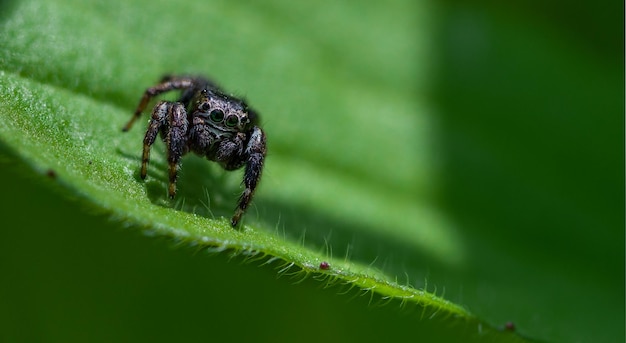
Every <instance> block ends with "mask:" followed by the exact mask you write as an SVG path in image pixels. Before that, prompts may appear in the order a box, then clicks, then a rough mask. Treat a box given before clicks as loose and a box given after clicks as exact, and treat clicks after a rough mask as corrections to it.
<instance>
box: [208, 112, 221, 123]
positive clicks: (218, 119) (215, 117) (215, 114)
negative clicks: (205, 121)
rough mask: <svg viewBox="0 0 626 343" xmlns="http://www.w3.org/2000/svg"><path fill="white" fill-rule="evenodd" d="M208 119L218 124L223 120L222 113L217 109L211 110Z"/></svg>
mask: <svg viewBox="0 0 626 343" xmlns="http://www.w3.org/2000/svg"><path fill="white" fill-rule="evenodd" d="M209 118H211V120H212V121H214V122H216V123H219V122H221V121H222V120H224V112H223V111H222V110H219V109H214V110H211V112H210V113H209Z"/></svg>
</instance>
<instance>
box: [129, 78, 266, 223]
mask: <svg viewBox="0 0 626 343" xmlns="http://www.w3.org/2000/svg"><path fill="white" fill-rule="evenodd" d="M172 90H180V91H181V95H180V98H179V99H178V101H175V102H174V101H160V102H159V103H157V104H156V106H154V109H153V110H152V118H151V119H150V123H149V125H148V130H147V131H146V135H145V137H144V139H143V155H142V158H141V178H142V179H145V178H146V174H147V167H148V161H149V160H150V148H151V146H152V144H153V143H154V141H155V139H156V136H157V134H158V133H160V134H161V139H162V140H163V142H164V143H165V145H166V147H167V162H168V165H169V188H168V193H169V196H170V198H174V196H175V195H176V177H177V174H178V169H179V168H180V159H181V157H182V156H183V155H185V154H186V153H188V152H190V151H192V152H194V153H196V154H198V155H200V156H206V158H207V159H208V160H210V161H215V162H218V163H219V164H220V165H221V166H222V167H223V168H224V169H226V170H235V169H239V168H241V167H242V166H244V165H245V166H246V168H245V172H244V176H243V185H244V186H245V189H244V191H243V193H242V194H241V197H240V198H239V203H238V205H237V208H236V209H235V214H234V215H233V217H232V219H231V225H232V226H233V227H235V226H237V224H238V223H239V220H240V219H241V216H242V215H243V214H244V212H245V211H246V208H247V207H248V205H249V204H250V201H251V200H252V197H253V195H254V190H255V189H256V186H257V184H258V182H259V180H260V179H261V172H262V171H263V161H264V160H265V153H266V151H267V148H266V144H265V133H263V130H261V128H260V127H259V115H258V114H257V112H256V111H254V110H253V109H252V108H250V107H248V105H247V104H246V102H245V101H243V100H241V99H237V98H236V97H234V96H232V95H228V94H226V93H224V91H222V90H221V89H220V88H219V87H218V86H217V85H216V84H214V83H213V82H211V81H209V80H207V79H205V78H203V77H198V76H165V77H164V78H163V79H162V80H161V82H160V83H159V84H157V85H155V86H153V87H150V88H148V89H146V91H145V92H144V94H143V97H142V98H141V101H140V102H139V105H138V106H137V109H136V110H135V114H134V115H133V117H132V118H131V119H130V121H128V123H127V124H126V125H125V126H124V128H123V129H122V130H123V131H128V130H129V129H130V128H131V126H132V125H133V123H134V122H135V121H136V120H137V119H138V118H139V117H140V116H141V112H142V111H143V110H144V109H145V108H146V106H147V105H148V103H149V102H150V100H151V99H152V98H154V97H156V96H158V95H159V94H162V93H165V92H169V91H172Z"/></svg>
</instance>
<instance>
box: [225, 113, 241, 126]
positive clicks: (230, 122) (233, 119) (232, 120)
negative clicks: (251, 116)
mask: <svg viewBox="0 0 626 343" xmlns="http://www.w3.org/2000/svg"><path fill="white" fill-rule="evenodd" d="M238 123H239V118H237V116H233V115H230V116H228V117H227V118H226V126H228V127H234V126H236V125H237V124H238Z"/></svg>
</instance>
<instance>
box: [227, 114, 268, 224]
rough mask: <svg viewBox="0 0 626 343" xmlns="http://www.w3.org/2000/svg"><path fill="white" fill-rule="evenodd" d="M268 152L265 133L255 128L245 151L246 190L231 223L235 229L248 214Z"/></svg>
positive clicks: (244, 180) (244, 181)
mask: <svg viewBox="0 0 626 343" xmlns="http://www.w3.org/2000/svg"><path fill="white" fill-rule="evenodd" d="M266 152H267V147H266V142H265V133H263V131H262V130H261V129H260V128H258V127H256V126H255V127H254V128H253V130H252V133H251V135H250V140H249V141H248V145H247V146H246V150H245V151H244V156H246V157H247V160H246V170H245V172H244V176H243V184H244V186H245V189H244V190H243V193H241V196H240V197H239V203H238V205H237V208H236V209H235V214H234V215H233V217H232V219H231V221H230V223H231V225H232V226H233V227H234V226H237V224H238V223H239V220H240V219H241V216H242V215H243V214H244V213H245V212H246V209H247V208H248V205H249V204H250V201H252V197H253V196H254V191H255V190H256V186H257V184H258V182H259V180H260V179H261V173H262V171H263V162H264V161H265V153H266Z"/></svg>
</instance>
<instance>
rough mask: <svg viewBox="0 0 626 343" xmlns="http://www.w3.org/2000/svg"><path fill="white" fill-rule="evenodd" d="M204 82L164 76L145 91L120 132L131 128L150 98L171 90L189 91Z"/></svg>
mask: <svg viewBox="0 0 626 343" xmlns="http://www.w3.org/2000/svg"><path fill="white" fill-rule="evenodd" d="M202 82H206V81H204V80H202V79H199V78H194V77H187V76H166V77H164V78H163V79H162V80H161V83H159V84H158V85H156V86H153V87H150V88H148V89H146V91H145V92H144V93H143V96H142V97H141V100H140V101H139V104H138V105H137V109H135V113H134V114H133V116H132V117H131V118H130V120H129V121H128V123H126V125H124V127H123V128H122V131H124V132H126V131H128V130H130V128H131V126H133V124H134V123H135V121H136V120H137V119H139V117H140V116H141V112H143V110H145V109H146V106H148V103H149V102H150V100H151V99H152V98H154V97H155V96H157V95H159V94H163V93H165V92H169V91H171V90H176V89H189V88H193V87H194V86H196V85H197V84H198V83H202Z"/></svg>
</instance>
